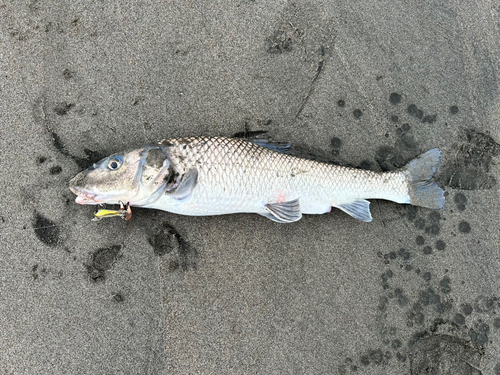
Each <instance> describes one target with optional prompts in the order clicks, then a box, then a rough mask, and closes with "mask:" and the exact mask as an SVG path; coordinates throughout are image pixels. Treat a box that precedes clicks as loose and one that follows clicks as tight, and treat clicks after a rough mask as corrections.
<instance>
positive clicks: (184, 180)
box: [171, 168, 198, 200]
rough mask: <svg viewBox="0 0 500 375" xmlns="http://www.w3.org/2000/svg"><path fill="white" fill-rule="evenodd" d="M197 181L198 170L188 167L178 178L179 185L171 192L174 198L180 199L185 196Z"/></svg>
mask: <svg viewBox="0 0 500 375" xmlns="http://www.w3.org/2000/svg"><path fill="white" fill-rule="evenodd" d="M197 182H198V170H197V169H196V168H191V169H189V170H188V171H187V172H186V173H184V174H183V175H182V177H181V179H180V183H179V186H178V187H177V188H176V189H175V190H174V191H173V192H172V193H171V194H172V195H173V196H174V198H175V199H178V200H182V199H185V198H187V197H188V196H189V195H190V194H191V192H192V191H193V189H194V187H195V186H196V184H197Z"/></svg>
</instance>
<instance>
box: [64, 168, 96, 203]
mask: <svg viewBox="0 0 500 375" xmlns="http://www.w3.org/2000/svg"><path fill="white" fill-rule="evenodd" d="M86 175H87V171H83V172H80V173H78V174H77V175H76V176H75V177H73V178H72V179H71V180H70V181H69V190H71V191H72V192H73V193H74V194H76V195H77V197H76V199H75V202H76V203H78V204H97V203H98V202H96V200H95V196H96V194H94V193H91V192H89V191H87V190H86V189H85V188H83V186H85V183H84V182H85V177H86Z"/></svg>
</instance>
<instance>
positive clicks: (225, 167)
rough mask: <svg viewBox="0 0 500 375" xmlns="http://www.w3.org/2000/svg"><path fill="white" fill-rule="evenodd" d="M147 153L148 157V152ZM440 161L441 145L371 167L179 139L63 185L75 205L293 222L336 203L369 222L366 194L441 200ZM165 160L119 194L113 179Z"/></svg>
mask: <svg viewBox="0 0 500 375" xmlns="http://www.w3.org/2000/svg"><path fill="white" fill-rule="evenodd" d="M270 146H271V147H272V144H270ZM153 152H154V153H155V154H154V155H152V156H151V158H150V159H151V162H150V163H151V164H148V163H147V162H148V160H149V159H148V158H147V156H148V153H153ZM113 157H114V158H115V159H116V158H121V159H123V164H122V165H121V166H120V168H119V169H124V168H125V171H126V172H123V171H119V170H118V171H111V172H110V171H109V170H107V169H106V166H108V167H107V168H108V169H109V163H110V161H111V160H115V159H112V158H113ZM162 158H164V160H163V165H161V166H160V164H161V160H162ZM153 161H154V163H155V164H154V165H152V164H153ZM439 162H440V151H439V149H434V150H430V151H428V152H427V153H424V154H422V155H421V156H419V157H418V158H416V159H414V160H413V161H412V162H410V163H409V164H408V165H407V166H405V167H404V168H402V169H400V170H397V171H391V172H384V173H377V172H373V171H367V170H362V169H355V168H348V167H341V166H337V165H332V164H327V163H321V162H318V161H315V160H309V159H303V158H298V157H295V156H291V155H287V154H283V153H278V152H276V151H275V150H273V149H270V148H268V147H263V146H261V145H257V144H255V143H252V142H250V141H246V140H242V139H232V138H224V137H195V138H178V139H167V140H163V141H161V142H159V143H158V144H157V145H151V146H147V147H145V148H143V149H142V150H141V149H139V150H134V151H132V152H130V153H128V154H124V155H112V156H111V157H110V158H107V159H103V160H102V161H101V162H99V163H98V168H97V172H99V171H100V172H99V173H101V174H102V173H107V174H108V175H109V178H110V181H109V184H108V185H109V186H111V185H112V186H114V188H110V187H109V186H106V183H101V185H102V186H96V185H95V184H94V185H92V182H93V180H94V181H95V180H99V181H104V182H105V181H106V179H105V178H103V176H102V175H100V174H99V175H98V176H92V175H93V174H94V175H95V174H96V173H97V172H96V171H95V169H94V170H92V171H90V170H89V171H87V172H85V171H84V172H82V173H81V174H79V175H78V176H76V177H75V178H74V179H73V180H72V182H71V183H70V187H71V189H72V190H73V191H74V192H75V193H76V194H79V196H80V199H79V198H77V202H79V203H82V204H96V203H93V202H96V200H97V199H100V200H102V199H105V200H107V202H106V203H113V201H116V200H122V201H124V202H129V203H130V205H131V206H142V207H148V208H156V209H161V210H165V211H170V212H174V213H178V214H184V215H196V216H198V215H222V214H229V213H243V212H249V213H258V214H260V215H263V216H266V217H268V218H270V219H272V220H274V221H278V222H293V221H297V220H299V219H300V218H301V217H302V214H322V213H325V212H329V211H330V210H331V207H337V208H339V209H341V210H343V211H345V212H347V213H348V214H350V215H351V216H353V217H355V218H357V219H360V220H363V221H370V220H371V214H370V211H369V202H368V201H367V200H366V199H387V200H391V201H394V202H397V203H410V204H416V205H419V206H424V207H428V208H440V207H442V205H443V204H444V197H443V190H442V189H441V188H439V186H437V185H436V184H435V183H433V182H432V181H430V179H431V178H432V176H433V175H434V173H435V171H436V169H437V166H438V164H439ZM113 166H114V164H113ZM167 167H168V175H165V177H164V178H163V179H162V180H158V178H156V179H154V178H153V179H152V180H156V185H155V186H154V187H151V186H149V185H144V181H142V182H140V183H138V184H137V186H136V187H135V190H134V189H129V190H134V191H122V192H120V193H119V194H118V190H119V186H120V184H119V179H120V178H130V177H131V176H132V175H133V174H134V173H135V176H139V178H136V179H137V180H138V181H141V178H140V177H141V176H142V174H143V173H144V171H145V170H147V171H148V172H147V173H148V176H149V175H155V174H156V175H158V174H160V170H162V168H163V173H167V172H166V171H167ZM134 168H135V169H134ZM82 174H83V175H82ZM122 175H124V176H125V177H124V176H122ZM150 179H151V178H150ZM124 185H125V184H124ZM129 185H130V183H129V184H128V185H127V186H129ZM158 186H159V187H158ZM117 187H118V188H117ZM113 189H115V191H117V193H116V194H115V195H116V196H113V191H112V190H113ZM153 189H154V191H155V192H156V193H155V194H153ZM158 189H160V190H158ZM103 191H105V193H103ZM90 193H91V194H90ZM118 195H120V197H118ZM101 196H104V198H101ZM85 197H93V198H92V199H93V201H90V200H89V201H85V199H86V198H85ZM97 197H99V198H97ZM118 198H120V199H118ZM97 203H99V202H97Z"/></svg>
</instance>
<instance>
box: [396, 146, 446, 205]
mask: <svg viewBox="0 0 500 375" xmlns="http://www.w3.org/2000/svg"><path fill="white" fill-rule="evenodd" d="M440 162H441V150H440V149H439V148H434V149H432V150H429V151H427V152H425V153H423V154H422V155H420V156H418V157H416V158H415V159H413V160H412V161H411V162H410V163H408V164H407V165H406V167H405V169H406V173H407V177H408V195H409V197H410V202H409V203H410V204H412V205H414V206H421V207H426V208H433V209H438V208H443V206H444V191H443V189H441V188H440V187H439V186H438V185H437V184H436V183H435V182H433V181H431V179H432V177H433V176H434V173H436V170H437V168H438V166H439V163H440Z"/></svg>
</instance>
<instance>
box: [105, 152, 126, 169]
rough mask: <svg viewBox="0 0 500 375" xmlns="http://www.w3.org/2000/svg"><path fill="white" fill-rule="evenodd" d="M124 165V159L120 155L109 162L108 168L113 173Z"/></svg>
mask: <svg viewBox="0 0 500 375" xmlns="http://www.w3.org/2000/svg"><path fill="white" fill-rule="evenodd" d="M122 164H123V158H122V157H121V156H120V155H116V156H113V157H112V158H111V159H109V161H108V168H109V169H111V170H112V171H116V170H117V169H118V168H120V167H121V166H122Z"/></svg>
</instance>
